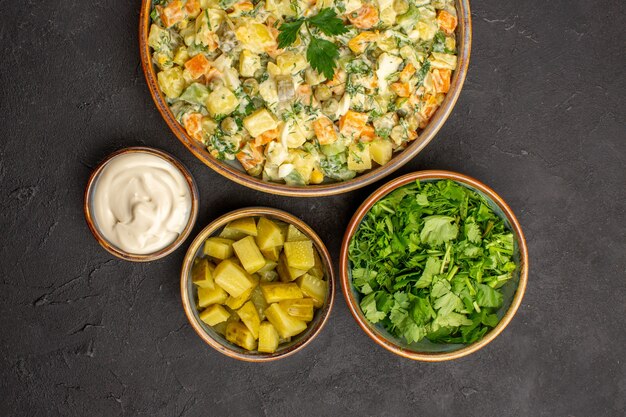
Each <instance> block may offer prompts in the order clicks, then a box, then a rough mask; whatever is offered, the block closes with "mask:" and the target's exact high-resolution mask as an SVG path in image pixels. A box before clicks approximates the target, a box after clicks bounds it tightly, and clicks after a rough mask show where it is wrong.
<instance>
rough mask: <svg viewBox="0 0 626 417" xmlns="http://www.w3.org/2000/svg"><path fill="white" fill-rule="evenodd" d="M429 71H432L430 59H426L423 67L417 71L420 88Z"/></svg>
mask: <svg viewBox="0 0 626 417" xmlns="http://www.w3.org/2000/svg"><path fill="white" fill-rule="evenodd" d="M428 71H430V61H429V60H426V61H424V63H423V64H422V67H421V68H420V70H419V71H418V72H417V75H416V78H417V88H419V87H420V86H421V85H422V84H424V79H426V74H428Z"/></svg>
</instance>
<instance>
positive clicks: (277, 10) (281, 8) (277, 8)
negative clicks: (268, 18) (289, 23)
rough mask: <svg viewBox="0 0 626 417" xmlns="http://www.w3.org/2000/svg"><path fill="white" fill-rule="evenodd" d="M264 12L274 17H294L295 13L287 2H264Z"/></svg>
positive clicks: (267, 0) (286, 0) (272, 0)
mask: <svg viewBox="0 0 626 417" xmlns="http://www.w3.org/2000/svg"><path fill="white" fill-rule="evenodd" d="M265 10H267V11H268V12H271V13H273V14H275V15H283V16H295V15H296V11H295V10H294V8H293V7H292V6H291V2H290V1H289V0H265Z"/></svg>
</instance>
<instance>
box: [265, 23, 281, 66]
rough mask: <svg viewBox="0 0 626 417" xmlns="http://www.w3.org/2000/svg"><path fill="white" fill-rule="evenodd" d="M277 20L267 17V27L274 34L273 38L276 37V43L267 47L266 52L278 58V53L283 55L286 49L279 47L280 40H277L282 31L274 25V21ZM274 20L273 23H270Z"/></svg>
mask: <svg viewBox="0 0 626 417" xmlns="http://www.w3.org/2000/svg"><path fill="white" fill-rule="evenodd" d="M275 21H276V20H275V19H273V18H271V19H270V18H268V19H267V22H266V23H267V27H268V28H269V30H270V34H271V35H272V38H274V43H272V45H270V46H267V47H265V52H267V54H268V55H269V56H270V58H273V59H276V58H277V57H278V55H281V54H282V53H283V52H284V49H279V48H278V42H277V41H276V40H277V39H278V35H279V34H280V31H279V30H278V29H277V28H276V27H274V23H273V22H275ZM270 22H272V23H270Z"/></svg>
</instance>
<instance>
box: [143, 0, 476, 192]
mask: <svg viewBox="0 0 626 417" xmlns="http://www.w3.org/2000/svg"><path fill="white" fill-rule="evenodd" d="M418 3H419V5H416V4H415V2H411V1H410V0H384V1H379V2H364V1H361V0H356V1H350V2H344V1H337V2H317V3H315V2H313V3H311V2H309V1H308V0H297V1H295V2H294V1H291V0H258V1H257V0H254V1H248V0H245V1H237V0H226V1H220V2H217V1H216V0H186V1H182V0H144V1H143V3H142V7H141V16H140V33H139V41H140V53H141V62H142V66H143V70H144V73H145V76H146V80H147V83H148V87H149V89H150V93H151V95H152V97H153V99H154V101H155V103H156V105H157V109H158V110H159V112H160V113H161V115H162V116H163V118H164V119H165V121H166V123H167V124H168V126H169V127H170V128H171V129H172V131H173V132H174V134H175V135H176V137H177V138H178V139H179V140H180V141H181V142H182V143H183V144H184V145H185V146H186V147H187V148H188V149H189V150H190V151H191V152H192V153H193V154H194V155H196V156H197V157H198V159H200V160H201V161H202V162H204V163H205V164H206V165H208V166H209V167H210V168H212V169H213V170H215V171H217V172H218V173H220V174H222V175H224V176H225V177H227V178H229V179H231V180H233V181H235V182H237V183H239V184H242V185H245V186H248V187H250V188H253V189H257V190H260V191H265V192H269V193H273V194H280V195H290V196H301V197H311V196H322V195H331V194H339V193H343V192H347V191H351V190H354V189H356V188H359V187H362V186H365V185H367V184H370V183H372V182H374V181H377V180H379V179H380V178H382V177H384V176H386V175H388V174H390V173H392V172H394V171H395V170H396V169H398V168H400V167H401V166H402V165H403V164H405V163H406V162H407V161H409V160H410V159H412V158H413V157H414V156H415V155H416V154H417V153H419V152H420V151H421V150H422V149H423V148H424V147H425V146H426V145H427V144H428V143H429V142H430V141H431V140H432V139H433V138H434V136H435V134H436V133H437V131H438V130H439V129H440V128H441V126H442V125H443V123H444V122H445V120H446V119H447V117H448V116H449V114H450V112H451V111H452V108H453V107H454V104H455V103H456V100H457V98H458V96H459V94H460V92H461V88H462V86H463V82H464V80H465V76H466V73H467V67H468V63H469V56H470V45H471V15H470V8H469V1H468V0H433V1H425V2H418Z"/></svg>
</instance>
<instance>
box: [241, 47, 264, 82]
mask: <svg viewBox="0 0 626 417" xmlns="http://www.w3.org/2000/svg"><path fill="white" fill-rule="evenodd" d="M260 69H261V57H260V56H259V55H257V54H253V53H252V52H250V51H248V50H247V49H244V50H243V51H241V54H240V55H239V74H240V75H241V76H242V77H253V76H254V73H255V72H256V71H257V70H260Z"/></svg>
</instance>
